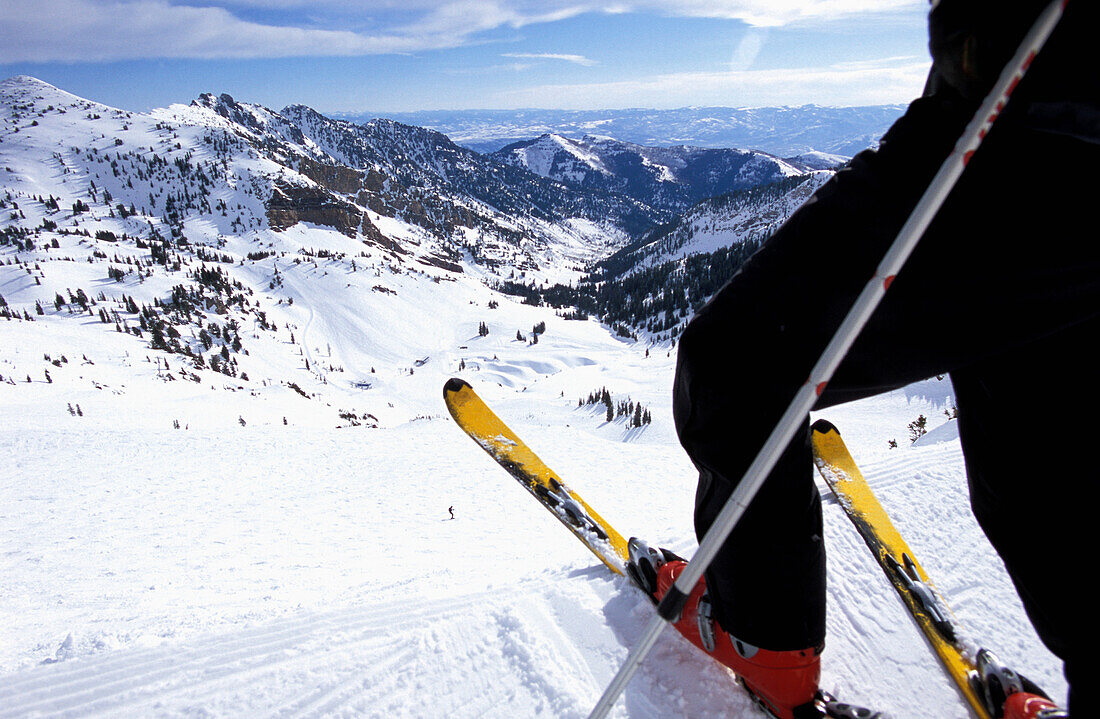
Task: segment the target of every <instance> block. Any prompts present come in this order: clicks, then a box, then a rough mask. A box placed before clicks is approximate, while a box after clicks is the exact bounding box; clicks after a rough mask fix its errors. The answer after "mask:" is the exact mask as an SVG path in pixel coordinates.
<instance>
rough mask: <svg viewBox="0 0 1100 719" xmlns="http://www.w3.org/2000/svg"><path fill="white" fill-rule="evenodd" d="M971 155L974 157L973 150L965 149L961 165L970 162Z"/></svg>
mask: <svg viewBox="0 0 1100 719" xmlns="http://www.w3.org/2000/svg"><path fill="white" fill-rule="evenodd" d="M971 157H974V151H973V150H967V151H966V154H965V155H963V165H968V164H970V158H971Z"/></svg>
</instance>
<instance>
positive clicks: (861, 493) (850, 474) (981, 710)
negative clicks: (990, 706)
mask: <svg viewBox="0 0 1100 719" xmlns="http://www.w3.org/2000/svg"><path fill="white" fill-rule="evenodd" d="M811 435H812V441H813V449H814V463H815V464H816V465H817V468H818V471H820V472H821V476H822V477H823V478H824V479H825V482H826V484H828V485H829V488H830V489H832V490H833V492H834V493H835V494H836V497H837V500H838V501H839V503H840V506H841V507H842V508H843V509H844V511H845V512H846V513H847V515H848V517H849V518H850V519H851V520H852V523H853V524H855V526H856V529H858V530H859V533H860V535H861V536H862V537H863V540H864V541H865V542H866V543H867V546H868V547H870V549H871V551H872V552H873V553H874V555H875V558H876V559H877V560H878V563H879V565H880V566H881V567H882V569H883V571H884V572H886V576H887V577H888V578H889V579H890V583H891V584H893V585H894V589H896V590H897V592H898V595H899V596H900V597H901V599H902V602H904V604H905V606H906V608H907V609H908V610H909V614H910V615H911V616H912V617H913V620H914V621H915V622H916V623H917V626H918V627H919V628H920V630H921V632H922V633H923V634H924V638H925V639H926V640H927V641H928V644H929V646H931V647H932V650H933V651H934V652H935V653H936V656H937V657H939V660H940V662H941V663H942V664H943V667H944V669H945V670H946V671H947V674H948V675H949V676H950V677H951V679H952V680H953V681H954V682H955V685H956V686H957V687H958V689H959V693H960V694H962V696H963V698H965V699H966V701H967V703H968V704H970V707H971V709H972V710H973V712H974V715H975V716H977V717H980V718H981V719H990V714H989V711H988V710H987V709H986V707H985V704H984V702H983V700H982V698H981V697H980V696H979V694H978V692H977V691H975V685H976V684H978V685H980V684H979V682H978V671H977V667H976V665H975V662H974V659H972V658H971V657H972V656H976V647H975V648H972V647H967V646H964V644H963V640H962V637H961V636H960V632H959V631H958V624H957V622H956V620H955V618H954V616H953V615H952V614H951V610H950V609H948V607H947V604H946V603H945V602H944V601H943V598H942V597H941V596H940V594H939V592H937V591H936V589H935V588H934V587H933V586H932V584H931V583H930V582H929V581H928V575H927V574H925V572H924V569H922V568H921V566H920V565H919V564H917V560H916V559H915V557H914V555H913V551H912V550H911V549H909V546H908V545H907V544H906V543H905V540H904V539H902V536H901V534H900V533H898V530H897V529H896V528H895V527H894V524H893V522H891V521H890V517H889V516H888V515H887V514H886V510H885V509H883V507H882V505H881V504H880V503H879V501H878V499H877V498H876V497H875V494H874V492H872V491H871V487H870V485H868V484H867V480H866V479H864V478H863V474H862V473H861V472H860V471H859V467H857V466H856V463H855V460H853V459H852V455H851V454H850V453H849V452H848V448H847V447H846V446H845V445H844V440H842V439H841V438H840V432H838V431H837V429H836V427H834V426H833V425H832V424H830V423H829V422H826V421H824V420H818V421H817V422H815V423H814V425H813V428H812V432H811Z"/></svg>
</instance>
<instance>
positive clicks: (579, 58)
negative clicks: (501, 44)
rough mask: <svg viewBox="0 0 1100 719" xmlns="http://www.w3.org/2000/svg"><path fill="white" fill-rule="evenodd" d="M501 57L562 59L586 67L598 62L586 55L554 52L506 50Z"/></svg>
mask: <svg viewBox="0 0 1100 719" xmlns="http://www.w3.org/2000/svg"><path fill="white" fill-rule="evenodd" d="M501 57H514V58H519V59H527V60H562V61H564V62H571V63H573V64H574V65H583V66H585V67H592V66H593V65H596V64H598V63H597V62H596V61H595V60H592V59H589V58H587V57H585V56H584V55H564V54H559V53H553V52H506V53H504V54H503V55H501Z"/></svg>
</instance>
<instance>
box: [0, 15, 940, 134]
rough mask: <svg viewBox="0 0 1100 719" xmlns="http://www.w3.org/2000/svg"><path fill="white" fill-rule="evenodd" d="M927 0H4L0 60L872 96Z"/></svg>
mask: <svg viewBox="0 0 1100 719" xmlns="http://www.w3.org/2000/svg"><path fill="white" fill-rule="evenodd" d="M927 11H928V5H927V0H802V1H801V2H800V1H798V0H362V1H360V2H351V1H350V0H33V1H32V0H0V77H8V76H11V75H17V74H28V75H34V76H35V77H38V78H40V79H42V80H45V81H46V82H49V83H52V84H54V85H57V86H58V87H61V88H63V89H65V90H68V91H70V92H73V93H75V94H77V95H81V96H83V97H87V98H90V99H93V100H97V101H100V102H104V103H107V104H109V105H113V106H116V107H122V108H126V109H132V110H147V109H150V108H152V107H161V106H165V105H168V104H171V103H176V102H184V103H186V102H188V101H190V100H191V99H192V98H194V97H196V96H197V95H198V94H199V93H201V92H215V93H222V92H228V93H229V94H231V95H233V96H234V97H235V98H237V99H240V100H246V101H249V102H257V103H260V104H263V105H267V106H269V107H272V108H275V109H278V108H281V107H283V106H284V105H286V104H290V103H302V104H305V105H309V106H311V107H313V108H315V109H317V110H319V111H321V112H339V111H343V112H379V113H382V112H385V111H392V112H397V111H409V110H441V109H482V108H493V109H497V108H501V109H507V108H519V107H541V108H555V109H600V108H624V107H656V108H673V107H685V106H693V105H694V106H715V105H721V106H733V107H749V106H756V107H758V106H771V105H803V104H808V103H814V104H818V105H844V106H851V105H874V104H883V103H895V102H907V101H908V100H910V99H912V98H913V97H915V96H916V95H918V94H919V93H920V90H921V86H922V84H923V79H924V75H925V74H926V73H927V69H928V65H929V60H928V51H927V47H926V35H925V22H926V17H927Z"/></svg>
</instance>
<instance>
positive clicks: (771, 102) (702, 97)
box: [494, 58, 929, 109]
mask: <svg viewBox="0 0 1100 719" xmlns="http://www.w3.org/2000/svg"><path fill="white" fill-rule="evenodd" d="M928 66H929V61H928V60H926V59H923V58H891V59H889V60H878V61H867V62H858V63H844V64H838V65H833V66H829V67H823V68H789V69H774V70H748V71H731V72H685V73H670V74H666V75H657V76H652V77H646V78H639V79H635V80H623V81H619V82H600V83H589V84H571V85H566V84H559V85H540V86H537V87H528V88H523V89H520V90H514V91H506V92H502V93H498V94H497V95H496V98H495V102H494V106H497V107H551V106H552V107H554V108H556V109H583V108H601V107H602V108H623V107H657V108H671V107H684V106H689V105H699V106H707V105H711V106H727V107H765V106H776V105H803V104H816V105H836V106H847V105H877V104H889V103H902V102H908V101H910V100H912V99H913V98H915V97H917V96H919V95H920V93H921V90H922V88H923V87H924V81H925V78H926V77H927V74H928ZM547 103H550V104H547Z"/></svg>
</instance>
